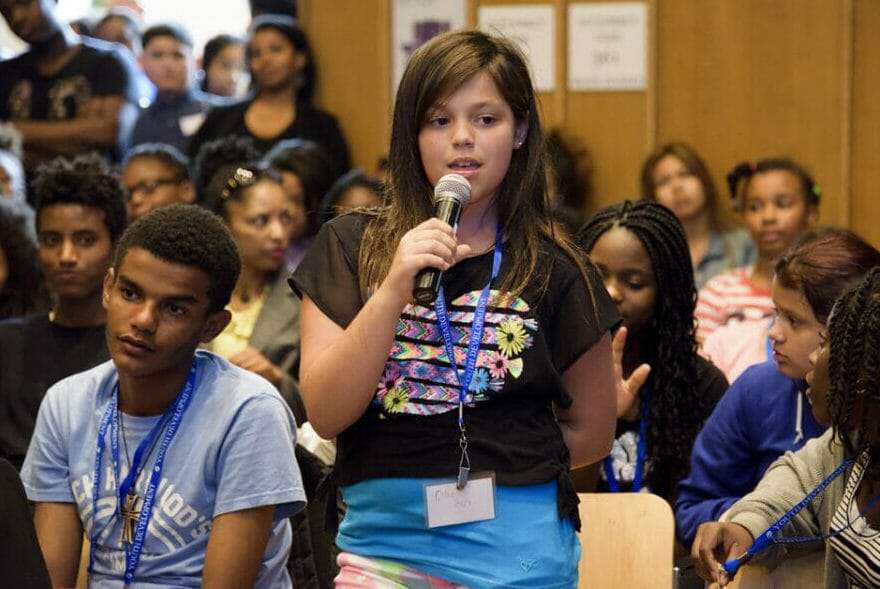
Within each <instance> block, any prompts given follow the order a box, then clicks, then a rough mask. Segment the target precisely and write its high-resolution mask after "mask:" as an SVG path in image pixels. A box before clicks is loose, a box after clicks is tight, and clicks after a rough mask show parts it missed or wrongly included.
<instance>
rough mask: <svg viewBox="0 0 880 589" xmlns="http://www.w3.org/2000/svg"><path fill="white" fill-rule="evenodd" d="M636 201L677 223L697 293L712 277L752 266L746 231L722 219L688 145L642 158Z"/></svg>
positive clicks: (698, 159) (703, 170)
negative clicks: (657, 207) (655, 206)
mask: <svg viewBox="0 0 880 589" xmlns="http://www.w3.org/2000/svg"><path fill="white" fill-rule="evenodd" d="M642 198H644V199H645V200H654V201H657V202H659V203H660V204H662V205H664V206H666V207H669V209H671V210H672V212H673V213H675V216H676V217H678V220H679V221H681V224H682V226H683V227H684V233H685V235H686V236H687V240H688V249H689V250H690V254H691V263H692V264H693V266H694V282H695V283H696V285H697V290H699V289H701V288H703V285H705V284H706V281H708V280H709V279H710V278H712V277H714V276H716V275H718V274H721V273H723V272H728V271H730V270H733V269H734V268H741V267H743V266H748V265H749V264H753V263H754V262H755V257H756V254H757V251H756V250H755V244H754V242H753V241H752V239H751V237H749V232H748V231H747V230H746V229H743V228H741V227H736V226H735V225H733V224H732V223H731V222H730V220H729V219H728V218H727V216H726V215H725V213H724V210H723V209H722V206H721V203H720V202H718V192H717V190H716V189H715V182H713V180H712V175H711V174H710V173H709V169H708V168H707V167H706V163H705V162H704V161H703V159H702V158H701V157H700V155H699V154H698V153H697V152H696V151H695V150H694V148H693V147H691V146H690V145H688V144H686V143H682V142H678V141H676V142H672V143H667V144H665V145H661V146H660V147H658V148H657V149H655V150H654V152H653V153H651V154H650V155H649V156H648V157H647V159H645V163H644V165H643V166H642Z"/></svg>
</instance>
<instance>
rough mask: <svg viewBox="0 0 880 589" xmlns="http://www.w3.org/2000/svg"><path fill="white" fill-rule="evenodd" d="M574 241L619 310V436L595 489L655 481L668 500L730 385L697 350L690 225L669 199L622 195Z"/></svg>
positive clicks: (634, 487) (636, 487)
mask: <svg viewBox="0 0 880 589" xmlns="http://www.w3.org/2000/svg"><path fill="white" fill-rule="evenodd" d="M578 241H579V242H580V244H581V245H582V246H583V248H584V249H585V250H586V251H587V252H588V253H589V255H590V258H591V260H592V261H593V263H594V264H596V267H597V268H598V269H599V272H600V273H601V275H602V277H603V279H604V282H605V288H606V289H607V290H608V293H609V294H610V295H611V298H612V300H614V302H615V303H616V304H617V310H618V312H619V313H620V315H621V316H622V318H623V326H622V327H621V328H620V329H619V330H618V331H617V333H616V334H615V336H614V340H613V344H614V345H613V348H614V353H615V360H616V365H617V368H618V372H619V373H622V374H620V376H622V377H625V378H627V379H628V381H627V383H628V386H627V387H624V388H623V389H618V390H620V391H622V393H619V394H618V400H617V433H616V440H615V442H614V448H613V450H612V451H611V456H610V457H609V458H607V459H606V460H605V461H604V463H603V468H602V469H601V473H600V474H601V480H600V483H599V488H600V490H621V491H640V490H645V489H650V491H651V492H653V493H655V494H657V495H660V496H661V497H663V498H665V499H666V500H667V501H670V502H672V500H673V498H674V496H675V492H676V487H677V485H678V482H679V481H680V480H681V479H682V478H684V476H686V475H687V470H688V463H689V458H690V453H691V446H692V445H693V443H694V438H696V436H697V431H698V430H699V428H700V426H701V425H702V423H703V421H704V420H705V419H706V418H707V417H708V416H709V414H710V413H711V411H712V408H713V407H714V406H715V403H717V402H718V399H719V398H720V397H721V395H722V394H723V393H724V391H725V389H726V388H727V380H726V379H725V378H724V375H722V374H721V372H720V371H718V369H716V368H715V367H714V366H713V365H712V364H711V363H709V362H708V361H707V360H704V359H703V358H701V357H700V356H698V355H697V352H696V348H697V344H696V340H695V336H694V321H693V310H694V301H695V299H696V291H695V288H694V274H693V268H692V266H691V264H690V257H689V254H688V245H687V241H686V239H685V236H684V231H683V229H682V226H681V223H680V222H679V221H678V219H677V218H676V217H675V215H674V214H673V213H672V212H671V211H670V210H669V209H667V208H666V207H664V206H663V205H660V204H658V203H655V202H649V201H625V202H623V203H620V204H617V205H612V206H610V207H607V208H605V209H602V210H601V211H599V212H598V213H596V215H594V216H593V218H592V219H590V220H589V221H588V222H587V223H586V224H585V225H584V226H583V227H582V228H581V230H580V232H579V240H578ZM642 383H644V384H642Z"/></svg>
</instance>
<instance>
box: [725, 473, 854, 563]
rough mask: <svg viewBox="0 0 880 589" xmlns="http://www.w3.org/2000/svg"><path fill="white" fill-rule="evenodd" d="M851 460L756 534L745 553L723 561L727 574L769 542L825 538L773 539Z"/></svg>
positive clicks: (791, 541)
mask: <svg viewBox="0 0 880 589" xmlns="http://www.w3.org/2000/svg"><path fill="white" fill-rule="evenodd" d="M852 462H853V461H852V459H848V460H846V461H844V463H843V464H841V465H840V466H838V467H837V468H836V469H835V470H834V472H832V473H831V474H830V475H828V476H827V477H825V480H823V481H822V482H821V483H819V484H818V485H816V488H815V489H813V490H812V491H810V492H809V493H807V496H806V497H804V498H803V499H801V501H800V502H799V503H798V504H797V505H795V506H794V507H792V508H791V509H789V510H788V511H787V512H786V513H785V515H783V516H782V517H780V518H779V519H778V520H777V521H776V523H775V524H773V525H772V526H770V527H769V528H767V529H766V530H764V532H763V533H761V535H760V536H758V537H757V538H756V539H755V541H754V542H752V545H751V546H749V549H748V550H746V552H745V554H742V555H740V556H738V557H736V558H731V559H730V560H728V561H727V562H725V563H724V565H723V566H724V570H725V572H726V573H727V574H728V575H730V576H731V577H733V575H734V574H735V573H736V571H737V570H738V569H739V567H740V566H742V565H744V564H746V563H747V562H748V561H750V560H751V559H752V557H753V556H754V555H755V554H757V553H758V552H760V551H761V550H763V549H764V548H766V547H768V546H770V545H771V544H781V543H793V542H807V541H813V540H823V539H824V538H825V536H817V537H815V538H796V539H795V538H792V539H787V541H786V539H782V538H780V539H774V536H776V534H777V533H779V530H781V529H782V528H783V527H784V526H785V524H787V523H788V522H790V521H791V519H792V518H793V517H794V516H796V515H797V514H798V512H800V511H801V510H802V509H803V508H804V507H806V506H807V504H808V503H810V501H812V500H813V499H815V498H816V496H817V495H818V494H819V493H821V492H822V491H823V490H825V487H827V486H828V485H830V484H831V482H832V481H833V480H834V479H836V478H837V477H839V476H840V474H841V473H842V472H843V471H844V470H846V468H847V467H848V466H849V465H850V464H852Z"/></svg>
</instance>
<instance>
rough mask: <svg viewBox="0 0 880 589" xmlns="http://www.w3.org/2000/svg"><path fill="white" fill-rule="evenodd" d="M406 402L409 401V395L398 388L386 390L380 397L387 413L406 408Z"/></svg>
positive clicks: (397, 411)
mask: <svg viewBox="0 0 880 589" xmlns="http://www.w3.org/2000/svg"><path fill="white" fill-rule="evenodd" d="M407 403H409V397H407V396H406V393H404V392H403V391H402V390H400V389H392V390H390V391H388V393H387V394H386V395H385V397H384V398H383V399H382V406H383V407H384V408H385V411H387V412H388V413H401V412H402V411H403V410H404V409H405V408H406V404H407Z"/></svg>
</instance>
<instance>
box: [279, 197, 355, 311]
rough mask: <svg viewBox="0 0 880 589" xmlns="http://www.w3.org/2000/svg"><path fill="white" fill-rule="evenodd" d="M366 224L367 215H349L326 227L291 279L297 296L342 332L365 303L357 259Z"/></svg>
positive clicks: (320, 232) (291, 284)
mask: <svg viewBox="0 0 880 589" xmlns="http://www.w3.org/2000/svg"><path fill="white" fill-rule="evenodd" d="M367 222H368V218H367V217H365V216H364V215H360V214H358V213H350V214H347V215H342V216H340V217H337V218H336V219H333V220H332V221H330V222H328V223H325V224H324V225H323V226H322V227H321V230H320V231H319V232H318V235H317V237H316V238H315V241H314V243H313V244H312V247H310V248H309V251H308V252H307V253H306V255H305V257H304V258H303V260H302V261H301V262H300V264H299V266H297V268H296V271H295V272H294V273H293V275H292V276H291V278H290V286H291V288H292V289H293V290H294V292H295V293H296V294H297V296H299V297H301V298H302V297H303V296H304V295H308V297H309V298H310V299H312V300H313V301H314V302H315V304H316V305H317V306H318V308H319V309H321V311H323V312H324V314H325V315H327V317H329V318H330V319H332V320H333V322H334V323H336V324H337V325H339V326H340V327H342V328H345V327H348V324H349V323H351V321H352V320H353V319H354V318H355V316H356V315H357V314H358V312H359V311H360V309H361V307H362V306H363V303H364V301H363V300H362V298H361V295H360V283H359V281H358V255H359V252H360V241H361V237H362V236H363V232H364V229H365V228H366V225H367Z"/></svg>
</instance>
